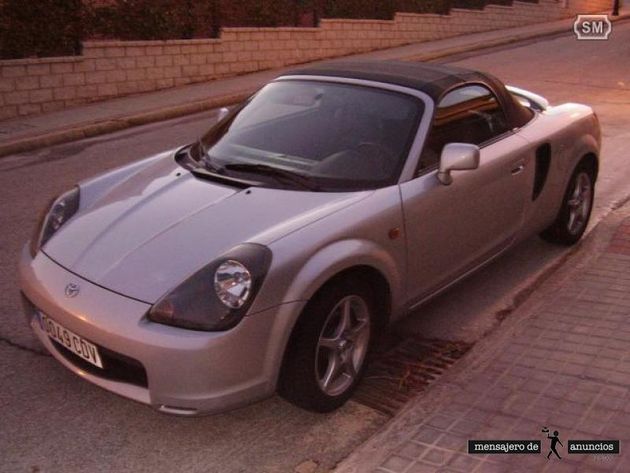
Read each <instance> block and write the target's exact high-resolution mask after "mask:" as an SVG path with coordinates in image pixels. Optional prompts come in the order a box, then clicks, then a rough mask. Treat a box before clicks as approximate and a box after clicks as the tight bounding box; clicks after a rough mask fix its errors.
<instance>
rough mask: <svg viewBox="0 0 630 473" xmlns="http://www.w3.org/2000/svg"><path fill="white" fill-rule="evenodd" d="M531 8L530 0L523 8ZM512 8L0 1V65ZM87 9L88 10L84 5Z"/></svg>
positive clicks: (367, 0)
mask: <svg viewBox="0 0 630 473" xmlns="http://www.w3.org/2000/svg"><path fill="white" fill-rule="evenodd" d="M527 1H536V0H527ZM511 2H512V0H113V1H112V3H111V4H109V5H107V6H100V7H96V8H92V7H89V6H87V5H86V4H84V2H83V1H82V0H36V1H27V0H0V58H4V59H7V58H8V59H13V58H22V57H37V56H61V55H72V54H80V52H81V51H80V49H81V40H82V39H87V38H89V39H122V40H154V39H188V38H208V37H218V35H219V33H220V28H221V27H222V26H261V27H264V26H315V25H317V23H318V20H319V18H322V17H323V18H366V19H369V18H378V19H386V20H389V19H392V18H393V17H394V14H395V12H397V11H400V12H413V13H439V14H447V13H448V11H449V9H450V8H452V7H458V8H477V9H478V8H483V7H484V6H485V5H486V4H488V3H494V4H502V5H505V4H511ZM86 3H87V2H86Z"/></svg>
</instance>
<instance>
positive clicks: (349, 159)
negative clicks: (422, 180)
mask: <svg viewBox="0 0 630 473" xmlns="http://www.w3.org/2000/svg"><path fill="white" fill-rule="evenodd" d="M422 111H423V103H422V102H421V101H420V100H417V99H415V98H414V97H411V96H409V95H406V94H400V93H395V92H389V91H386V90H382V89H377V88H372V87H362V86H355V85H346V84H336V83H327V82H315V81H293V80H291V81H278V82H274V83H271V84H269V85H267V86H266V87H264V88H263V89H262V90H261V91H260V92H259V93H258V94H256V95H255V96H254V98H253V99H252V100H251V101H249V102H248V103H247V104H246V105H245V106H244V107H242V108H241V109H239V110H238V111H237V112H235V113H233V114H231V115H229V116H228V117H227V118H226V119H225V120H224V121H223V122H221V123H219V124H218V125H217V126H215V127H213V128H212V129H211V130H210V131H209V132H208V133H207V134H206V136H204V137H203V140H202V141H203V152H204V153H205V154H204V156H203V159H201V160H202V161H207V163H208V165H209V166H210V165H211V166H212V167H214V168H224V169H225V174H227V175H230V174H232V173H234V175H235V176H236V177H243V178H245V177H246V178H248V179H256V180H260V181H262V182H265V183H269V185H277V182H276V181H274V180H273V178H270V177H269V176H268V175H264V174H263V173H260V175H258V176H253V175H252V174H253V173H255V171H256V170H255V169H250V170H243V166H242V165H243V164H264V165H266V166H273V167H276V168H280V169H282V170H285V171H290V172H292V173H297V174H300V175H301V176H304V177H307V178H308V179H311V180H312V181H313V182H314V183H315V184H317V185H318V187H320V188H323V189H331V190H344V189H356V188H376V187H381V186H383V185H387V184H391V183H394V182H396V180H397V179H398V176H399V174H400V170H401V169H402V165H403V163H404V160H405V159H406V157H407V153H408V149H409V146H410V143H411V141H412V140H413V137H414V135H415V131H416V129H417V125H418V121H419V119H420V117H421V115H422ZM234 164H238V165H239V168H240V169H239V170H238V171H234V170H233V169H234V166H230V165H234ZM231 168H232V169H231ZM242 173H247V174H248V175H247V176H245V175H242V176H241V175H240V174H242Z"/></svg>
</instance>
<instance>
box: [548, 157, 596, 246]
mask: <svg viewBox="0 0 630 473" xmlns="http://www.w3.org/2000/svg"><path fill="white" fill-rule="evenodd" d="M594 194H595V173H594V172H593V169H592V167H591V166H588V164H587V162H586V161H582V162H580V164H578V166H577V167H576V169H575V171H573V174H572V176H571V179H570V181H569V184H568V186H567V190H566V191H565V194H564V198H563V200H562V206H561V207H560V211H559V212H558V216H557V217H556V220H555V221H554V222H553V223H552V224H551V226H549V227H548V228H547V229H546V230H545V231H543V232H542V233H541V234H540V236H541V238H542V239H543V240H545V241H548V242H550V243H555V244H559V245H565V246H571V245H575V244H576V243H577V242H578V241H579V240H580V238H582V235H584V232H585V231H586V227H587V226H588V221H589V218H590V216H591V211H592V210H593V197H594Z"/></svg>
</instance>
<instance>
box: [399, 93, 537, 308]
mask: <svg viewBox="0 0 630 473" xmlns="http://www.w3.org/2000/svg"><path fill="white" fill-rule="evenodd" d="M455 142H457V143H472V144H476V145H478V146H479V147H480V164H479V168H478V169H475V170H471V171H460V172H453V183H452V184H450V185H444V184H442V183H441V182H440V181H439V180H438V179H437V167H438V164H439V156H440V154H441V152H442V148H443V147H444V146H445V145H446V144H448V143H455ZM527 161H528V142H527V141H526V140H525V139H523V138H521V137H519V136H518V135H516V134H515V133H513V132H512V130H510V129H509V127H508V125H507V120H506V118H505V114H504V112H503V110H502V109H501V106H500V103H499V102H498V100H497V99H496V97H495V96H494V94H493V93H492V92H491V91H490V90H489V89H488V88H486V87H485V86H482V85H467V86H463V87H460V88H458V89H455V90H453V91H451V92H449V93H448V94H446V95H445V96H444V97H443V98H442V100H441V101H440V102H439V104H438V105H437V108H436V112H435V116H434V119H433V124H432V127H431V129H430V131H429V133H428V135H427V138H426V140H425V145H424V149H423V152H422V155H421V158H420V160H419V165H418V169H417V172H416V176H417V177H416V178H414V179H412V180H410V181H408V182H405V183H403V184H401V197H402V202H403V211H404V217H405V231H406V238H407V248H408V249H407V258H408V275H409V277H408V297H409V301H410V303H411V304H412V305H413V304H414V303H416V302H420V301H421V300H423V299H424V298H426V297H427V296H429V295H431V294H432V293H434V292H435V291H437V290H439V289H441V288H443V287H445V286H447V285H448V284H449V283H451V282H452V281H454V280H456V279H457V278H458V277H460V276H462V275H464V274H465V273H467V272H468V271H470V270H472V269H474V268H475V267H477V266H479V265H480V264H481V263H483V262H485V261H487V260H488V259H490V258H492V257H493V256H495V255H497V254H498V253H500V252H501V251H502V250H503V249H504V248H506V247H507V246H508V245H509V244H510V243H511V242H512V241H513V239H514V236H515V234H516V233H517V231H518V229H519V227H520V226H521V221H522V217H523V208H524V203H525V198H526V194H527V190H528V184H527V182H528V173H529V169H528V168H531V167H532V166H529V167H528V162H527Z"/></svg>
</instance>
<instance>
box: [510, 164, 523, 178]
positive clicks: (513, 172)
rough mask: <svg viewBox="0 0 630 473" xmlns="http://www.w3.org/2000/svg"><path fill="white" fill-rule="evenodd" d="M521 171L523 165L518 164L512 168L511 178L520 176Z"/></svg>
mask: <svg viewBox="0 0 630 473" xmlns="http://www.w3.org/2000/svg"><path fill="white" fill-rule="evenodd" d="M523 169H525V163H520V164H519V165H518V166H516V167H515V168H512V176H516V175H517V174H520V173H521V172H523Z"/></svg>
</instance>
